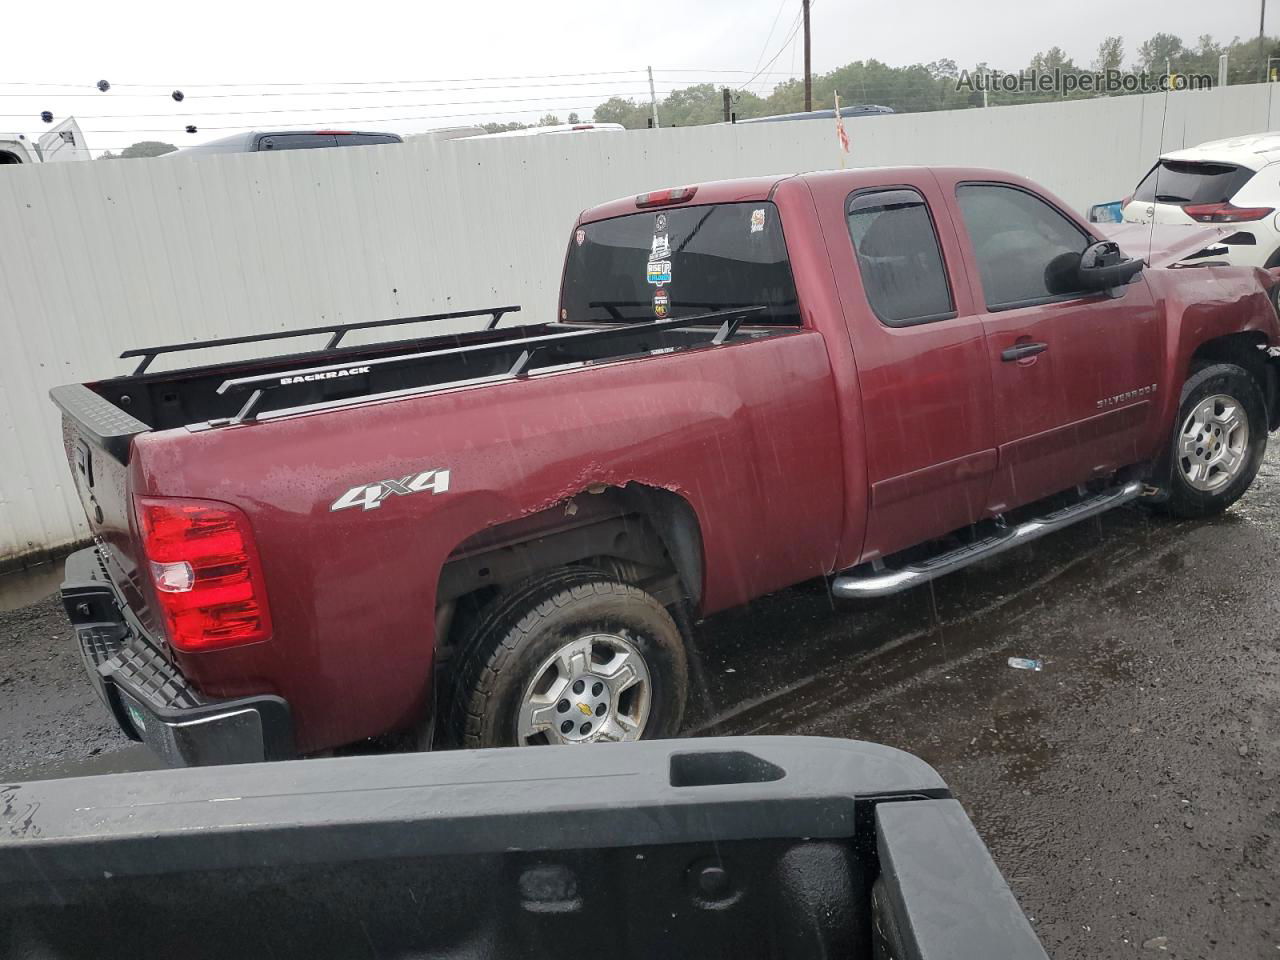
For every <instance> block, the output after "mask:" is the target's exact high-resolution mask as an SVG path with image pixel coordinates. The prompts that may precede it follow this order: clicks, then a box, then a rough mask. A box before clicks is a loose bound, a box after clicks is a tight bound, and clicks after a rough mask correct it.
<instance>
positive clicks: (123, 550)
mask: <svg viewBox="0 0 1280 960" xmlns="http://www.w3.org/2000/svg"><path fill="white" fill-rule="evenodd" d="M50 396H51V397H52V398H53V401H54V402H55V403H56V404H57V405H58V406H59V408H61V410H62V443H63V447H64V449H65V450H66V454H67V461H68V463H69V464H70V466H71V475H72V477H73V478H74V481H75V485H76V492H77V493H78V494H79V496H80V502H81V503H82V504H83V506H84V512H85V517H86V519H87V521H88V524H89V530H90V532H91V533H92V534H93V537H94V539H95V540H96V541H97V543H98V547H99V551H98V552H99V555H100V558H101V560H102V563H103V566H104V567H105V569H106V572H107V574H108V575H109V576H110V578H111V580H112V582H113V583H114V584H115V586H116V587H117V589H119V590H120V592H121V594H122V595H123V597H124V598H125V600H126V602H127V603H128V604H129V607H130V608H131V609H132V610H134V612H135V613H137V614H138V615H139V616H140V617H143V618H144V619H149V618H146V617H145V611H146V609H147V603H146V599H145V594H144V593H143V591H142V590H141V588H140V584H141V582H142V581H141V578H140V577H139V573H138V565H139V562H140V560H141V557H140V556H139V554H138V546H137V541H136V539H135V538H134V536H133V510H132V507H131V498H130V493H129V455H130V449H131V446H132V442H133V438H134V437H135V436H137V435H138V434H140V433H145V432H146V431H148V430H149V429H150V428H149V427H148V426H147V425H146V424H145V423H143V422H142V421H141V420H138V419H137V418H136V417H133V416H131V415H130V414H129V413H127V412H125V411H124V410H121V409H120V408H119V407H117V406H115V405H114V404H112V403H110V402H109V401H107V400H106V399H104V398H103V397H101V396H99V395H98V394H96V393H94V392H93V391H92V390H90V389H89V388H88V387H86V386H84V385H83V384H69V385H67V386H62V387H55V388H54V389H53V390H51V391H50Z"/></svg>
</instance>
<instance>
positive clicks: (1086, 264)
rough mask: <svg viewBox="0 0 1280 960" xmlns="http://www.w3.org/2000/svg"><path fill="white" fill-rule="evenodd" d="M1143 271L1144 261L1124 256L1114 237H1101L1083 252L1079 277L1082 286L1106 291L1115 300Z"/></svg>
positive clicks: (1078, 269)
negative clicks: (1106, 238) (1110, 238)
mask: <svg viewBox="0 0 1280 960" xmlns="http://www.w3.org/2000/svg"><path fill="white" fill-rule="evenodd" d="M1141 272H1142V261H1141V260H1135V259H1133V258H1129V257H1125V255H1124V254H1122V253H1121V252H1120V245H1119V244H1117V243H1116V242H1115V241H1113V240H1099V241H1098V242H1097V243H1091V244H1089V246H1087V247H1085V249H1084V253H1082V254H1081V255H1080V266H1079V267H1078V268H1077V270H1076V277H1077V279H1078V280H1079V282H1080V287H1081V288H1082V289H1084V290H1103V291H1106V294H1107V296H1109V297H1111V298H1113V299H1115V298H1118V297H1122V296H1124V290H1123V289H1122V288H1123V287H1124V285H1125V284H1127V283H1128V282H1129V281H1131V280H1132V279H1133V278H1134V277H1136V276H1137V275H1138V274H1139V273H1141Z"/></svg>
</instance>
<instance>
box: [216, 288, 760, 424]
mask: <svg viewBox="0 0 1280 960" xmlns="http://www.w3.org/2000/svg"><path fill="white" fill-rule="evenodd" d="M766 309H768V308H767V307H764V306H751V307H742V308H737V309H732V310H716V311H712V312H710V313H703V314H697V315H695V316H692V317H676V318H672V319H669V320H646V321H643V322H640V323H626V324H618V325H616V326H608V327H593V328H591V329H587V330H570V331H567V332H563V333H549V334H544V335H542V336H537V337H528V338H525V339H521V340H512V341H501V342H498V343H479V344H472V345H469V346H461V347H448V348H445V349H436V350H427V351H422V352H416V353H408V354H402V355H399V356H390V357H381V358H375V359H370V360H360V361H358V362H352V361H350V360H348V361H345V362H342V363H329V364H325V365H323V366H317V367H306V368H303V369H290V370H288V371H287V372H286V373H284V374H282V373H281V372H280V371H276V372H274V373H266V374H257V375H254V376H250V377H235V378H232V379H229V380H224V381H223V382H222V383H221V385H219V387H218V388H217V391H216V392H217V394H218V395H219V396H233V395H236V394H243V393H248V394H249V396H248V398H247V399H246V400H245V402H244V404H243V405H242V406H241V407H240V410H239V412H238V413H236V415H235V416H233V417H230V418H228V419H226V420H222V421H217V422H211V423H210V426H223V425H227V424H239V423H244V422H246V421H251V420H254V419H256V418H257V415H258V413H259V412H260V407H261V405H262V403H263V401H264V400H265V399H266V398H267V396H268V394H273V393H276V392H278V391H286V390H288V389H289V388H291V387H292V388H297V389H300V390H309V389H310V388H311V385H312V384H314V383H316V382H323V381H328V380H336V379H347V380H351V381H353V382H354V381H355V380H358V379H360V378H365V379H366V380H367V379H368V375H371V374H373V373H375V372H383V371H387V370H394V369H398V368H407V367H413V366H415V365H419V364H422V363H424V362H427V361H431V362H437V361H442V360H457V361H458V366H456V367H454V368H453V369H452V370H446V371H445V374H444V376H443V378H441V379H435V378H430V377H428V378H427V382H426V383H422V384H419V386H446V385H448V384H451V383H461V382H466V381H467V380H468V379H472V378H473V376H474V375H473V374H470V373H468V374H467V375H466V377H464V378H462V379H460V378H459V376H458V372H459V370H464V371H465V370H466V369H467V367H468V365H471V366H472V368H473V369H474V362H475V361H479V360H486V361H489V362H491V363H492V362H493V361H503V359H504V357H510V358H511V362H510V364H509V366H508V367H507V369H506V372H505V374H500V375H499V379H512V378H514V379H522V378H524V377H527V376H528V375H529V371H530V369H531V367H533V366H534V364H535V362H536V361H544V360H545V361H546V363H544V364H543V365H547V364H549V363H555V362H557V361H559V362H564V361H565V360H566V359H572V360H584V359H585V360H603V359H609V358H612V357H617V356H622V355H625V349H626V348H625V347H622V352H620V351H619V345H620V344H625V343H626V341H628V340H632V339H635V338H636V337H637V336H643V335H647V334H652V333H655V332H661V331H666V330H675V329H677V328H681V327H690V326H695V325H704V324H710V325H713V326H714V329H713V330H709V331H707V340H708V342H709V344H710V345H713V346H718V345H720V344H722V343H724V342H726V341H727V340H730V339H731V338H732V337H733V336H734V334H736V333H737V332H738V328H739V327H740V326H741V325H742V323H743V322H744V321H745V320H747V319H748V318H749V317H751V316H752V315H754V314H758V313H761V312H763V311H765V310H766ZM473 315H474V314H473ZM569 347H572V348H575V353H574V355H573V356H572V357H569V358H566V356H565V353H564V351H565V349H566V348H569ZM578 348H580V349H578ZM548 358H549V359H548ZM366 392H367V393H368V394H374V393H378V392H381V391H379V390H377V389H376V388H375V387H373V386H372V385H370V387H369V389H368V390H367V391H366ZM348 399H349V398H348Z"/></svg>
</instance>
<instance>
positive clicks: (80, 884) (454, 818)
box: [0, 737, 1046, 960]
mask: <svg viewBox="0 0 1280 960" xmlns="http://www.w3.org/2000/svg"><path fill="white" fill-rule="evenodd" d="M0 943H4V944H6V946H7V949H8V952H7V953H6V956H15V957H33V958H34V957H40V958H43V960H51V958H56V960H78V958H90V957H92V958H94V960H98V958H106V960H110V958H117V957H118V958H128V960H149V958H152V957H155V958H161V957H163V958H165V960H172V958H173V957H184V958H203V957H210V958H212V957H266V956H270V957H276V958H291V957H308V958H313V957H355V956H362V957H363V956H378V957H402V958H410V957H438V958H456V960H462V958H476V957H487V958H495V960H504V958H520V960H524V958H542V957H554V958H557V960H562V958H563V957H565V956H566V955H567V954H569V955H576V954H577V953H579V952H581V951H582V946H581V945H582V944H589V945H590V948H589V949H588V950H587V952H588V953H589V954H590V955H591V956H593V957H596V956H600V957H606V956H607V957H694V956H696V957H701V958H721V957H724V958H733V960H743V958H748V957H749V958H759V957H785V958H810V957H812V958H817V957H842V958H849V960H873V958H874V960H887V958H890V957H892V958H895V960H925V958H944V957H949V958H975V960H976V958H982V960H1046V956H1045V953H1044V951H1043V949H1042V948H1041V947H1040V944H1039V942H1038V941H1037V939H1036V937H1035V934H1034V933H1033V932H1032V930H1031V927H1030V925H1029V924H1028V923H1027V920H1026V918H1025V917H1024V916H1023V914H1022V912H1021V910H1020V909H1019V907H1018V904H1017V902H1016V901H1015V900H1014V898H1013V895H1012V894H1011V893H1010V891H1009V888H1008V886H1007V885H1006V884H1005V881H1004V879H1003V878H1002V877H1001V875H1000V872H999V870H998V869H997V868H996V866H995V864H994V863H993V862H992V860H991V857H990V855H989V854H988V852H987V850H986V848H985V846H984V845H983V843H982V841H981V840H980V839H979V837H978V834H977V833H976V831H975V830H974V828H973V825H972V824H971V823H970V822H969V820H968V818H967V817H966V816H965V813H964V811H963V809H962V808H961V807H960V804H959V803H958V802H957V801H955V800H954V799H951V797H950V794H949V793H948V791H947V788H946V785H945V784H944V783H943V781H942V780H941V779H940V778H939V777H938V775H937V773H936V772H934V770H933V769H932V768H930V767H929V766H928V765H927V764H925V763H924V762H923V761H921V760H919V759H917V758H916V757H913V756H911V755H910V754H907V753H903V752H902V751H899V750H894V749H892V748H889V747H883V746H878V745H876V744H869V743H858V742H854V741H847V740H827V739H821V738H816V737H741V738H720V739H701V740H699V739H690V740H667V741H641V742H636V743H623V744H611V745H609V746H604V747H591V748H586V749H578V750H573V749H568V748H564V749H547V750H538V749H529V748H517V749H508V750H483V751H452V752H445V753H432V754H396V755H384V756H372V757H345V758H336V759H324V760H306V761H291V762H284V763H266V764H244V765H235V766H222V767H197V768H188V769H181V770H163V771H153V772H146V773H134V774H116V775H106V776H98V777H91V778H88V777H86V778H78V779H70V780H51V781H44V782H37V783H19V784H12V785H9V786H3V785H0Z"/></svg>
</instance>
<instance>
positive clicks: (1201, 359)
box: [1184, 330, 1280, 430]
mask: <svg viewBox="0 0 1280 960" xmlns="http://www.w3.org/2000/svg"><path fill="white" fill-rule="evenodd" d="M1267 347H1268V343H1267V337H1266V334H1264V333H1263V332H1262V331H1260V330H1245V331H1242V332H1239V333H1230V334H1226V335H1225V336H1221V337H1214V338H1213V339H1212V340H1206V341H1205V342H1204V343H1202V344H1200V345H1199V346H1198V347H1196V349H1195V351H1194V352H1193V353H1192V354H1191V363H1190V366H1189V367H1188V369H1187V376H1188V377H1189V376H1190V375H1191V373H1192V372H1193V371H1194V370H1195V369H1196V367H1199V366H1204V365H1205V364H1209V363H1233V364H1235V365H1236V366H1238V367H1241V368H1243V369H1245V370H1247V371H1248V372H1249V373H1250V374H1251V375H1252V376H1253V378H1254V379H1255V380H1256V381H1257V383H1258V385H1259V386H1260V387H1261V388H1262V393H1263V397H1264V398H1265V400H1266V404H1267V427H1268V429H1271V430H1275V429H1276V428H1277V427H1278V426H1280V372H1278V371H1277V367H1276V364H1277V360H1276V358H1274V357H1272V356H1270V354H1269V353H1268V352H1267ZM1184 380H1185V377H1184Z"/></svg>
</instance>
